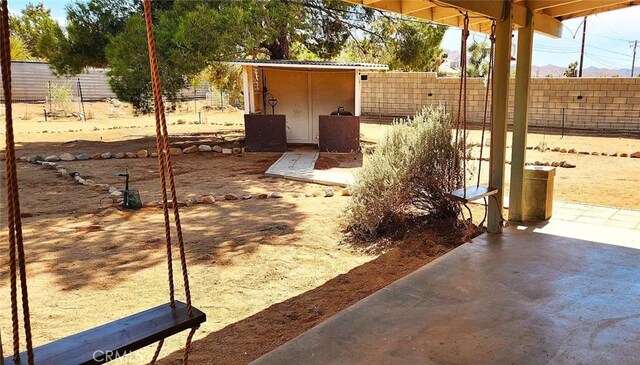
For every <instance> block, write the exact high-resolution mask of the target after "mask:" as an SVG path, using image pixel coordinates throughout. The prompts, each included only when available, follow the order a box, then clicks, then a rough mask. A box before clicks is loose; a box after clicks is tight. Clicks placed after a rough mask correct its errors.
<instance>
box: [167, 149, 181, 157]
mask: <svg viewBox="0 0 640 365" xmlns="http://www.w3.org/2000/svg"><path fill="white" fill-rule="evenodd" d="M169 154H171V156H178V155H181V154H182V150H181V149H180V148H178V147H171V148H170V149H169Z"/></svg>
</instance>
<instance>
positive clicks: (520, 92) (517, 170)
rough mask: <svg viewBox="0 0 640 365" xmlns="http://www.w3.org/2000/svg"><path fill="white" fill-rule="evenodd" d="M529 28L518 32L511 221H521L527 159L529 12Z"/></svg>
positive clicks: (529, 16) (530, 19)
mask: <svg viewBox="0 0 640 365" xmlns="http://www.w3.org/2000/svg"><path fill="white" fill-rule="evenodd" d="M527 21H528V23H527V26H525V27H523V28H520V29H518V57H517V59H516V60H517V65H516V89H515V98H514V101H513V140H512V142H511V188H510V189H509V220H510V221H517V222H519V221H522V204H523V183H524V164H525V161H526V158H527V128H528V124H529V82H530V81H531V56H532V53H533V52H532V50H533V29H534V25H533V22H534V21H535V20H534V18H533V13H532V11H531V10H528V11H527Z"/></svg>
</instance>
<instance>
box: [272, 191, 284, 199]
mask: <svg viewBox="0 0 640 365" xmlns="http://www.w3.org/2000/svg"><path fill="white" fill-rule="evenodd" d="M269 197H270V198H275V199H280V198H284V195H282V193H278V192H274V193H271V195H269Z"/></svg>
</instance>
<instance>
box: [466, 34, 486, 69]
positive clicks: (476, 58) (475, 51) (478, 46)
mask: <svg viewBox="0 0 640 365" xmlns="http://www.w3.org/2000/svg"><path fill="white" fill-rule="evenodd" d="M490 52H491V49H490V48H489V44H487V43H486V42H476V41H473V44H471V46H469V65H468V66H467V76H469V77H485V76H486V75H487V73H488V72H489V53H490Z"/></svg>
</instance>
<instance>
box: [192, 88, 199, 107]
mask: <svg viewBox="0 0 640 365" xmlns="http://www.w3.org/2000/svg"><path fill="white" fill-rule="evenodd" d="M196 96H197V91H196V87H195V86H194V87H193V111H194V112H196V113H197V112H198V100H197V98H196Z"/></svg>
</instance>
